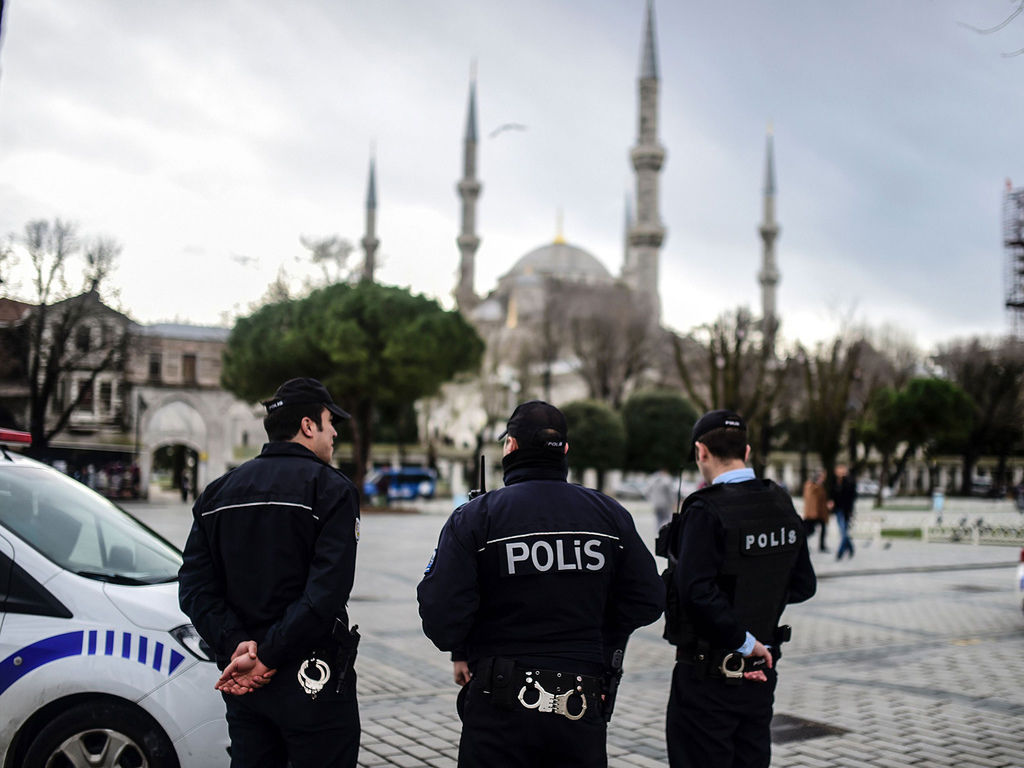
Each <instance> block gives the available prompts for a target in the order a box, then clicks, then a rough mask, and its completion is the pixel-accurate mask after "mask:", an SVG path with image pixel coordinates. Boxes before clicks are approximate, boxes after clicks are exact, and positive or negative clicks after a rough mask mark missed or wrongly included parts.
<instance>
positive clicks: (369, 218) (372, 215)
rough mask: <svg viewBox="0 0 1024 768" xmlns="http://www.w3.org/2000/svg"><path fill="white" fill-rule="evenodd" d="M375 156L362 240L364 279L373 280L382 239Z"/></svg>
mask: <svg viewBox="0 0 1024 768" xmlns="http://www.w3.org/2000/svg"><path fill="white" fill-rule="evenodd" d="M374 166H375V161H374V158H373V157H371V158H370V180H369V182H368V183H367V185H366V234H365V235H363V239H362V240H361V241H360V242H361V243H362V246H363V253H365V254H366V258H365V259H364V260H363V280H364V281H365V282H368V283H372V282H373V271H374V269H375V268H376V266H377V261H376V254H377V246H378V245H380V240H378V239H377V172H376V169H375V167H374Z"/></svg>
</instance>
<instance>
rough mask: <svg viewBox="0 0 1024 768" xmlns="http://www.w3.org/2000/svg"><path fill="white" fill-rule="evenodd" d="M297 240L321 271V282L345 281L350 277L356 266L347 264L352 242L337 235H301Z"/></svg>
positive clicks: (326, 283)
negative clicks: (316, 236)
mask: <svg viewBox="0 0 1024 768" xmlns="http://www.w3.org/2000/svg"><path fill="white" fill-rule="evenodd" d="M299 242H301V243H302V245H303V247H304V248H305V249H306V250H307V251H309V258H310V261H311V262H312V263H313V264H314V265H316V266H318V267H319V268H320V271H321V272H322V273H323V284H324V285H332V284H334V283H345V282H348V281H349V280H351V279H352V277H353V275H354V274H355V271H356V268H355V267H353V266H351V265H350V264H349V257H350V256H351V255H352V251H353V247H352V243H350V242H349V241H348V240H345V239H344V238H342V237H339V236H338V235H330V236H329V237H320V238H314V237H307V236H306V235H303V236H302V237H300V238H299Z"/></svg>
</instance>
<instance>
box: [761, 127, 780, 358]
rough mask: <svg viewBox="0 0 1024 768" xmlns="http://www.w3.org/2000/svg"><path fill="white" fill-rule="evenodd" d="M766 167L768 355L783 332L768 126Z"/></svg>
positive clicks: (763, 273)
mask: <svg viewBox="0 0 1024 768" xmlns="http://www.w3.org/2000/svg"><path fill="white" fill-rule="evenodd" d="M765 152H766V154H765V165H764V221H763V222H762V223H761V227H760V232H761V240H762V241H763V242H764V250H763V254H764V255H763V257H762V260H761V272H760V274H759V275H758V279H759V280H760V281H761V316H762V322H763V323H764V352H765V355H767V356H769V357H774V355H775V334H776V332H777V331H778V329H779V315H778V307H777V305H776V303H775V288H776V286H777V285H778V284H779V278H780V277H781V275H780V274H779V268H778V266H777V265H776V263H775V240H776V238H778V236H779V225H778V224H776V223H775V153H774V148H773V143H772V129H771V126H769V127H768V139H767V145H766V150H765Z"/></svg>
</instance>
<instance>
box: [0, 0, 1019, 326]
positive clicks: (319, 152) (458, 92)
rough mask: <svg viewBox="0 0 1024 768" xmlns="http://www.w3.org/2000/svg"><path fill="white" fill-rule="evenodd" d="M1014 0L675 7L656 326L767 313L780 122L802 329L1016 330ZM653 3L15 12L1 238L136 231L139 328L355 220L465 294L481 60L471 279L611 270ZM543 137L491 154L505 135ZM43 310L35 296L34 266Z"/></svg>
mask: <svg viewBox="0 0 1024 768" xmlns="http://www.w3.org/2000/svg"><path fill="white" fill-rule="evenodd" d="M1015 4H1016V3H1011V2H1008V0H975V1H974V2H963V1H962V0H961V1H959V2H954V1H953V0H900V2H894V1H893V0H852V1H850V2H822V0H776V1H772V2H770V1H768V0H733V1H732V2H728V3H724V2H721V1H720V0H674V2H671V3H669V2H665V1H664V0H661V2H657V3H656V17H657V38H658V57H659V64H660V74H661V126H660V138H661V142H662V144H663V145H664V146H665V147H666V149H667V150H668V157H667V161H666V164H665V167H664V169H663V172H662V174H661V191H662V196H661V216H662V219H663V221H664V223H665V225H666V227H667V229H668V235H667V237H666V240H665V245H664V248H663V251H662V261H661V265H662V270H661V285H660V289H661V296H662V303H663V306H664V320H665V323H666V324H667V325H669V326H671V327H673V328H676V329H679V330H686V329H689V328H690V327H692V326H694V325H697V324H699V323H703V322H707V321H709V320H712V319H713V318H714V317H715V316H716V315H717V314H719V313H720V312H722V311H723V310H726V309H728V308H731V307H735V306H737V305H739V304H747V305H749V306H751V307H752V308H754V309H755V310H758V309H759V307H760V298H759V295H760V294H759V288H758V284H757V280H756V274H757V271H758V269H759V265H760V258H761V242H760V238H759V236H758V234H757V226H758V224H759V221H760V217H761V195H762V188H763V183H764V178H763V174H764V170H763V169H764V145H765V130H766V126H767V124H768V123H769V122H771V123H772V124H773V125H774V130H775V148H776V171H777V183H778V219H779V223H780V225H781V228H782V232H781V235H780V238H779V241H778V259H779V268H780V270H781V272H782V282H781V284H780V289H779V308H780V312H781V314H782V318H783V332H784V334H785V335H786V336H788V337H789V338H791V339H792V338H795V337H799V338H802V339H805V340H811V339H814V338H820V337H822V336H823V335H825V334H827V333H829V332H831V331H832V330H833V329H834V328H835V324H836V322H837V318H839V317H840V316H842V315H846V314H849V313H850V312H854V313H855V315H856V317H857V318H858V319H860V320H862V321H866V322H869V323H871V324H873V325H881V324H884V323H891V324H894V325H897V326H898V327H900V328H902V329H904V330H905V331H906V332H907V333H909V334H910V335H912V336H913V337H914V338H916V340H917V341H918V342H919V343H920V344H922V345H924V346H928V345H931V344H932V343H934V342H936V341H939V340H943V339H949V338H951V337H954V336H962V335H966V334H972V333H985V334H995V333H1002V332H1004V331H1005V330H1006V327H1007V326H1006V321H1005V316H1004V312H1003V309H1002V301H1003V298H1002V293H1003V282H1002V280H1003V277H1002V273H1003V252H1002V249H1001V238H1000V206H1001V199H1002V193H1003V189H1004V184H1005V180H1006V179H1007V178H1011V179H1014V180H1015V181H1016V182H1017V183H1018V185H1020V184H1024V140H1022V135H1024V134H1022V126H1024V99H1022V98H1021V83H1022V82H1024V56H1019V57H1015V58H1007V57H1004V56H1003V55H1002V54H1003V53H1004V52H1009V51H1014V50H1016V49H1019V48H1021V47H1024V17H1022V18H1021V19H1020V20H1018V22H1016V23H1014V24H1011V25H1010V26H1008V27H1007V28H1006V29H1005V30H1003V31H1002V32H999V33H997V34H993V35H988V36H983V35H979V34H976V33H975V32H972V31H970V30H969V29H967V28H966V27H965V26H963V25H964V24H972V25H975V26H978V27H985V26H990V25H994V24H996V23H998V22H999V21H1000V20H1002V19H1003V18H1005V17H1006V15H1007V14H1008V13H1009V12H1010V11H1011V10H1012V9H1013V7H1014V5H1015ZM643 9H644V0H586V1H584V0H576V1H573V2H570V1H568V0H566V1H564V2H558V1H556V0H518V1H517V2H514V3H510V2H507V0H474V1H473V2H469V0H406V1H405V2H399V1H398V0H319V1H317V2H314V1H312V0H290V1H289V2H278V3H272V2H267V1H266V0H217V1H215V2H209V0H174V2H171V1H170V0H146V2H138V1H137V0H105V1H103V0H75V1H74V2H67V0H63V1H58V0H31V1H30V0H10V2H8V3H6V5H5V10H4V26H5V29H4V38H3V41H2V46H0V67H2V69H0V233H8V232H12V233H13V232H20V231H21V230H22V227H23V225H24V223H25V222H26V221H28V220H30V219H36V218H52V217H55V216H60V217H64V218H67V219H72V220H74V221H76V222H78V223H79V225H80V227H81V231H82V232H83V233H84V234H107V235H111V236H113V237H115V238H116V239H117V240H119V241H120V242H121V243H122V244H123V246H124V252H123V255H122V257H121V261H120V265H119V268H118V271H117V273H116V275H115V278H114V281H115V282H116V283H117V285H118V286H119V287H120V301H121V305H122V308H123V309H124V310H125V311H126V312H128V314H130V315H131V316H132V317H134V318H136V319H138V320H140V321H143V322H155V321H160V320H172V319H178V320H181V321H188V322H195V323H203V324H217V323H222V322H225V321H226V320H227V319H228V318H229V317H230V316H232V315H236V314H238V313H245V312H247V311H248V309H249V307H250V306H251V304H252V302H254V301H256V300H257V299H258V298H259V297H260V295H261V294H262V293H263V292H264V290H265V289H266V286H267V284H268V283H269V282H270V281H271V280H273V279H274V277H275V275H276V274H277V272H278V269H279V268H280V267H281V266H282V265H283V266H284V267H285V269H286V270H287V271H288V273H289V274H291V275H293V276H296V277H298V276H300V275H301V274H302V269H303V268H302V265H301V264H299V263H298V262H297V258H300V257H301V256H302V255H303V253H304V251H303V247H302V246H301V244H300V242H299V237H300V236H301V235H311V236H325V235H331V234H338V235H341V236H343V237H346V238H348V239H350V240H352V241H353V242H356V241H358V239H359V238H360V237H361V236H362V234H363V218H364V199H365V195H366V180H367V166H368V162H369V156H370V151H371V146H375V147H376V157H377V191H378V204H379V208H378V237H379V238H380V240H381V247H380V251H379V253H378V259H379V260H383V266H382V268H381V269H380V271H379V273H378V274H379V279H381V280H382V281H384V282H388V283H394V284H399V285H406V286H410V287H411V288H412V289H414V290H416V291H419V292H423V293H426V294H429V295H432V296H434V297H436V298H438V299H439V300H441V301H442V303H444V304H445V306H452V299H451V295H450V294H451V290H452V287H453V285H454V281H455V271H456V268H457V265H458V250H457V248H456V245H455V237H456V236H457V234H458V229H459V201H458V198H457V197H456V193H455V184H456V182H457V180H458V178H459V176H460V174H461V157H462V154H461V153H462V135H463V128H464V125H465V116H466V99H467V91H468V79H469V71H470V62H471V60H473V59H474V58H475V59H476V60H477V68H478V109H479V125H480V135H481V139H480V149H479V175H480V178H481V180H482V182H483V194H482V197H481V199H480V204H479V221H478V234H479V235H480V236H481V237H482V244H481V246H480V250H479V251H478V254H477V265H478V266H477V277H476V287H477V291H478V292H479V293H486V292H487V291H488V290H490V289H491V288H492V287H493V286H494V284H495V281H496V278H497V277H498V276H499V275H501V274H503V273H504V272H506V271H507V270H508V269H509V268H510V267H511V266H512V265H513V264H514V263H515V261H516V259H518V258H519V257H520V256H521V255H523V254H524V253H526V252H527V251H529V250H531V249H533V248H534V247H537V246H539V245H541V244H544V243H546V242H550V241H551V240H552V238H553V237H554V235H555V232H556V219H557V211H558V209H559V208H562V209H563V210H564V234H565V237H566V238H567V239H568V240H569V242H571V243H573V244H575V245H578V246H580V247H583V248H585V249H586V250H588V251H590V252H591V253H593V254H594V255H595V256H597V257H598V258H599V259H600V260H601V261H602V262H603V263H604V264H605V265H606V266H607V267H608V268H609V270H610V271H612V272H613V273H618V271H619V269H620V266H621V263H622V242H623V219H624V198H625V196H626V194H627V192H630V191H632V189H633V185H634V181H633V175H632V170H631V167H630V165H629V160H628V152H629V149H630V147H631V146H632V145H633V144H634V142H635V140H636V121H637V116H636V113H637V92H636V79H637V75H638V70H639V60H640V48H641V32H642V25H643ZM506 123H521V124H523V125H525V126H526V129H525V130H522V131H519V130H507V131H504V132H501V133H499V134H498V135H497V136H495V137H493V138H491V137H490V136H489V135H490V134H491V132H492V131H494V130H495V129H496V128H497V127H499V126H501V125H503V124H506ZM20 293H21V294H22V296H25V297H27V294H28V291H27V282H25V281H24V280H23V282H22V290H21V292H20Z"/></svg>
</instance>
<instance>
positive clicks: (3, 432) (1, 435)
mask: <svg viewBox="0 0 1024 768" xmlns="http://www.w3.org/2000/svg"><path fill="white" fill-rule="evenodd" d="M0 443H23V444H25V445H32V435H31V434H29V433H28V432H19V431H18V430H16V429H0Z"/></svg>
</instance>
